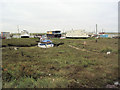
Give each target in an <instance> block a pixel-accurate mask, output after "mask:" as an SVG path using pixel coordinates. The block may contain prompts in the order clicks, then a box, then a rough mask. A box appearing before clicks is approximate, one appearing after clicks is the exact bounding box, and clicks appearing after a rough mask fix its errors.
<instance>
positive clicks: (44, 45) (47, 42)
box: [38, 40, 54, 48]
mask: <svg viewBox="0 0 120 90" xmlns="http://www.w3.org/2000/svg"><path fill="white" fill-rule="evenodd" d="M38 47H41V48H50V47H54V44H53V43H52V41H51V40H43V41H41V42H39V43H38Z"/></svg>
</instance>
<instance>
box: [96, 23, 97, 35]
mask: <svg viewBox="0 0 120 90" xmlns="http://www.w3.org/2000/svg"><path fill="white" fill-rule="evenodd" d="M96 35H97V24H96Z"/></svg>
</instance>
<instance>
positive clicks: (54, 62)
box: [2, 38, 119, 88]
mask: <svg viewBox="0 0 120 90" xmlns="http://www.w3.org/2000/svg"><path fill="white" fill-rule="evenodd" d="M51 40H52V41H53V43H55V44H56V46H55V47H52V48H48V49H43V48H40V47H37V46H36V45H37V43H38V41H39V40H38V39H30V38H29V39H10V40H5V39H3V40H2V46H3V48H2V75H3V76H2V78H3V83H2V84H3V88H99V87H102V88H104V87H106V85H107V84H113V82H114V81H117V79H118V53H119V52H118V51H119V50H118V39H109V38H104V39H102V38H101V39H98V40H97V42H96V40H95V39H94V38H89V39H51ZM84 42H86V45H84ZM59 43H64V44H62V45H59V46H57V45H58V44H59ZM15 47H17V49H15ZM108 51H110V52H111V53H110V54H109V55H107V54H106V53H107V52H108Z"/></svg>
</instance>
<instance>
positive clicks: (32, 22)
mask: <svg viewBox="0 0 120 90" xmlns="http://www.w3.org/2000/svg"><path fill="white" fill-rule="evenodd" d="M118 1H119V0H1V1H0V20H1V21H0V27H1V29H0V31H10V32H17V25H19V27H20V30H23V29H26V30H28V31H29V32H46V31H47V30H53V29H62V31H63V30H64V31H67V30H71V29H72V28H73V29H85V30H86V31H88V32H91V31H94V30H95V24H98V30H99V31H101V30H102V28H103V30H105V31H107V32H117V31H118Z"/></svg>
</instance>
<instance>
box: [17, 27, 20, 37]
mask: <svg viewBox="0 0 120 90" xmlns="http://www.w3.org/2000/svg"><path fill="white" fill-rule="evenodd" d="M17 29H18V36H19V37H20V35H19V25H17Z"/></svg>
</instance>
